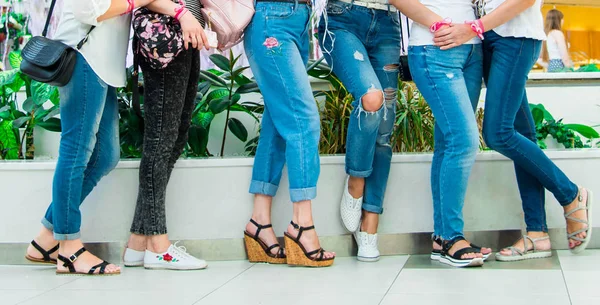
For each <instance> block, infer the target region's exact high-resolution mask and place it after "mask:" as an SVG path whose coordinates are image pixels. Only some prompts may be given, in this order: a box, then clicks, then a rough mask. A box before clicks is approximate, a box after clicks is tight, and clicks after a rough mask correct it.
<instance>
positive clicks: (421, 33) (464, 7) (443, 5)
mask: <svg viewBox="0 0 600 305" xmlns="http://www.w3.org/2000/svg"><path fill="white" fill-rule="evenodd" d="M420 2H421V3H422V4H423V5H425V6H426V7H427V8H428V9H430V10H431V11H433V12H434V13H436V14H438V15H440V16H442V18H450V19H452V23H464V22H465V21H472V20H475V11H474V9H473V3H472V1H471V0H420ZM430 26H431V25H427V26H425V25H422V24H419V23H417V22H414V23H413V25H412V29H411V31H410V41H409V43H408V44H409V45H411V46H424V45H433V44H434V43H433V37H434V35H433V33H431V31H429V27H430ZM477 43H481V40H480V39H479V38H477V37H476V38H473V39H471V40H470V41H469V42H467V44H477Z"/></svg>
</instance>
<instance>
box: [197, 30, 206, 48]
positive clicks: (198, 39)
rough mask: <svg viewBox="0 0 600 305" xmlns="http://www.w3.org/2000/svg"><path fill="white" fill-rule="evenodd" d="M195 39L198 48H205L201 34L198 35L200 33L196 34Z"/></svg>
mask: <svg viewBox="0 0 600 305" xmlns="http://www.w3.org/2000/svg"><path fill="white" fill-rule="evenodd" d="M196 40H197V41H198V50H201V49H202V48H206V43H205V42H204V40H202V36H201V35H200V33H197V34H196Z"/></svg>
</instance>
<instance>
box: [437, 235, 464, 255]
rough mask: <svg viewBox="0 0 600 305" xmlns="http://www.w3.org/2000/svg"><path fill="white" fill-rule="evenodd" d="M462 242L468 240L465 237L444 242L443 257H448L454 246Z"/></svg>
mask: <svg viewBox="0 0 600 305" xmlns="http://www.w3.org/2000/svg"><path fill="white" fill-rule="evenodd" d="M461 240H466V239H465V238H464V237H463V236H458V237H455V238H454V239H452V240H444V241H443V242H442V255H448V252H449V251H450V249H451V248H452V247H453V246H454V244H456V243H457V242H459V241H461Z"/></svg>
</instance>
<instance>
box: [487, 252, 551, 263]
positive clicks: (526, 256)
mask: <svg viewBox="0 0 600 305" xmlns="http://www.w3.org/2000/svg"><path fill="white" fill-rule="evenodd" d="M548 257H552V251H547V252H535V253H528V254H524V255H514V256H509V255H501V254H500V253H497V254H496V260H497V261H499V262H518V261H524V260H528V259H539V258H548Z"/></svg>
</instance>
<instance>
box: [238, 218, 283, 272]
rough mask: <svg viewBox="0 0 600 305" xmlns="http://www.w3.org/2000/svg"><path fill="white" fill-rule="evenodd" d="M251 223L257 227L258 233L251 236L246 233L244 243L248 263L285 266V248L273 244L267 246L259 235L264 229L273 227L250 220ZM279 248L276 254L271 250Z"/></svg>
mask: <svg viewBox="0 0 600 305" xmlns="http://www.w3.org/2000/svg"><path fill="white" fill-rule="evenodd" d="M250 222H251V223H252V224H253V225H255V226H256V232H255V233H254V234H251V233H250V232H248V231H244V243H245V245H246V253H247V254H248V261H250V262H251V263H269V264H285V263H286V256H285V254H284V253H283V248H282V247H281V245H279V244H272V245H270V246H267V244H265V242H264V241H262V240H261V239H260V238H259V237H258V235H259V234H260V231H261V230H262V229H268V228H272V227H273V225H271V224H268V225H261V224H259V223H257V222H256V221H254V219H250ZM275 248H279V251H277V253H276V254H273V253H272V252H271V250H273V249H275Z"/></svg>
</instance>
